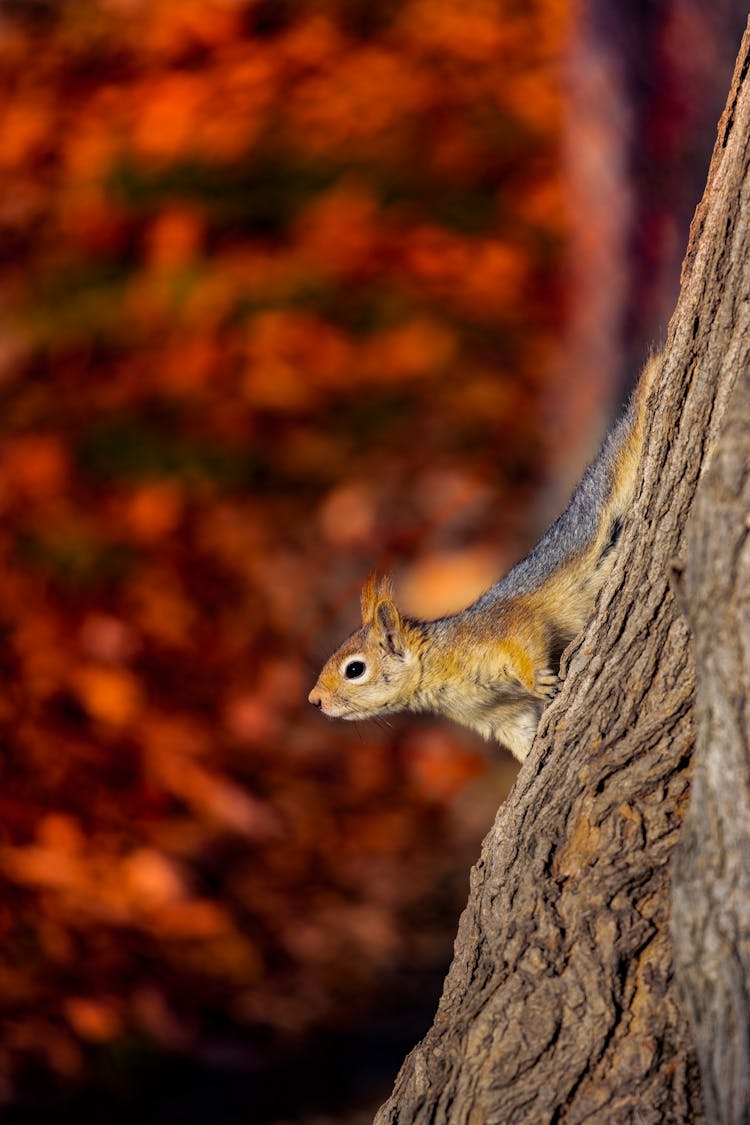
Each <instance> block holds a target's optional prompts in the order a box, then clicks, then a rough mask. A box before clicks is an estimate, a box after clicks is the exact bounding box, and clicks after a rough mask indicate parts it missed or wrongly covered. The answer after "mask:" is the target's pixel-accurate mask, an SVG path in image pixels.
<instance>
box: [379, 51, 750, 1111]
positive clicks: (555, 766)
mask: <svg viewBox="0 0 750 1125" xmlns="http://www.w3.org/2000/svg"><path fill="white" fill-rule="evenodd" d="M749 65H750V31H748V32H746V33H745V38H744V40H743V43H742V47H741V50H740V56H739V60H738V63H737V66H736V69H735V74H734V78H733V82H732V89H731V91H730V96H729V100H728V103H727V107H726V109H725V111H724V114H723V116H722V119H721V121H720V123H719V132H718V140H717V143H716V148H715V151H714V156H713V160H712V163H711V168H710V171H709V177H708V184H707V187H706V191H705V195H704V198H703V201H702V203H701V204H700V207H699V208H698V210H697V212H696V216H695V219H694V221H693V225H692V228H691V236H690V243H689V246H688V252H687V256H686V259H685V263H684V266H683V274H682V286H681V292H680V297H679V301H678V305H677V309H676V311H675V314H674V316H673V318H672V321H671V323H670V327H669V333H668V339H667V345H666V348H665V352H664V361H663V367H662V376H661V380H660V382H659V385H657V387H656V388H655V390H654V392H653V395H652V400H651V428H650V433H649V434H648V435H647V441H646V450H645V454H644V459H643V466H642V474H643V475H642V488H641V491H640V495H639V498H638V500H637V501H636V504H635V505H634V509H633V514H632V519H631V520H630V522H629V526H628V527H627V529H626V530H625V532H624V535H623V540H622V549H621V552H620V555H619V559H618V562H617V564H616V567H615V570H614V572H613V574H612V577H611V580H610V582H609V583H608V585H607V588H606V589H605V590H604V591H603V594H602V597H601V598H600V601H599V604H598V608H597V611H596V612H595V614H594V616H593V618H592V620H591V621H590V623H589V625H588V626H587V628H586V629H585V631H584V632H583V634H582V636H581V637H580V639H579V640H578V641H577V642H576V643H575V645H574V646H573V648H572V649H571V650H569V652H568V654H567V674H566V680H565V683H564V685H563V689H562V691H561V693H560V695H559V696H558V698H557V699H556V700H555V702H554V703H553V704H552V706H550V707H549V709H548V710H547V712H546V713H545V715H544V717H543V720H542V724H541V727H540V730H539V734H538V736H537V739H536V742H535V744H534V748H533V750H532V752H531V755H530V756H529V759H528V760H527V762H526V763H525V764H524V766H523V768H522V770H521V772H520V774H519V778H518V781H517V783H516V786H515V788H514V790H513V792H512V793H511V795H510V797H509V798H508V800H507V801H506V803H505V804H504V805H503V807H502V808H501V809H500V811H499V813H498V816H497V819H496V822H495V825H494V827H493V829H492V831H491V832H490V833H489V835H488V837H487V839H486V840H485V842H484V846H483V849H482V855H481V858H480V860H479V862H478V863H477V865H476V867H475V868H474V870H473V872H472V876H471V893H470V898H469V902H468V905H467V908H466V910H465V912H464V914H463V916H462V918H461V923H460V926H459V932H458V937H457V940H456V954H455V959H454V961H453V964H452V966H451V968H450V971H449V973H448V976H447V978H446V982H445V988H444V992H443V996H442V998H441V1001H440V1005H439V1008H438V1012H437V1015H436V1017H435V1022H434V1025H433V1027H432V1028H431V1029H430V1031H429V1032H428V1033H427V1035H426V1036H425V1038H424V1040H423V1041H422V1042H421V1043H420V1044H419V1045H418V1046H417V1047H416V1048H415V1049H414V1050H413V1051H412V1053H411V1054H410V1055H409V1057H408V1058H407V1060H406V1062H405V1063H404V1065H403V1067H402V1069H401V1072H400V1074H399V1076H398V1078H397V1081H396V1086H395V1090H394V1093H393V1095H392V1096H391V1098H390V1099H389V1101H388V1102H387V1103H386V1104H385V1105H384V1106H383V1107H382V1108H381V1110H380V1112H379V1114H378V1115H377V1117H376V1122H377V1125H385V1123H386V1122H399V1123H406V1122H428V1121H429V1122H440V1123H442V1122H470V1123H472V1125H492V1123H498V1125H499V1123H503V1125H510V1123H515V1122H528V1123H529V1125H541V1123H544V1122H552V1121H554V1122H566V1123H573V1122H584V1121H589V1122H597V1123H602V1122H607V1125H612V1123H619V1122H632V1123H633V1125H636V1123H637V1125H647V1123H650V1122H653V1123H654V1125H657V1123H658V1125H662V1123H665V1122H688V1121H689V1122H696V1121H701V1120H703V1119H704V1110H703V1098H702V1092H701V1080H700V1075H699V1071H698V1059H700V1064H701V1067H702V1070H703V1073H704V1075H705V1085H706V1098H707V1106H708V1111H709V1115H710V1120H712V1121H713V1120H722V1121H740V1120H747V1119H748V1118H747V1116H746V1115H747V1091H748V1082H750V1075H749V1073H748V1034H749V1031H748V1028H749V1026H750V1024H749V1017H748V1012H749V1011H750V1006H749V1004H748V979H749V978H748V968H749V965H748V961H749V960H750V945H749V944H748V934H749V933H750V906H749V905H748V903H749V901H750V898H749V896H748V882H749V880H748V861H747V857H748V856H750V848H749V847H748V844H749V841H748V825H750V817H749V816H748V809H749V808H750V796H749V794H750V788H749V786H748V775H749V773H750V767H749V759H748V741H747V740H748V730H750V622H749V621H748V613H749V610H748V595H747V594H746V593H745V591H746V590H747V589H748V585H747V583H746V584H745V585H744V587H743V578H747V577H749V575H748V571H750V548H748V538H747V536H748V526H750V524H749V523H748V519H747V512H748V503H749V501H750V483H749V482H748V465H749V463H750V457H749V456H748V450H749V448H750V406H749V405H748V404H749V402H750V398H749V396H748V389H747V381H746V379H743V380H742V383H743V386H742V389H741V390H740V389H739V387H738V390H737V393H736V397H735V399H734V400H733V407H732V410H733V411H734V410H736V411H737V413H736V415H734V414H733V415H732V416H730V414H729V412H727V419H728V425H727V427H726V429H725V432H724V433H723V435H722V437H721V441H720V446H719V454H718V455H717V457H716V458H715V461H714V469H713V471H712V472H711V473H710V474H709V475H707V477H706V479H705V482H704V483H703V484H702V487H701V500H700V502H699V503H698V504H697V505H696V514H695V517H694V519H693V520H692V521H691V535H690V543H689V548H688V549H687V551H686V546H685V534H684V532H685V527H686V523H687V522H688V515H689V514H690V512H691V510H692V508H693V501H694V497H695V494H696V487H697V485H698V481H699V478H700V477H701V475H702V473H703V471H704V469H705V466H706V460H707V457H708V454H709V453H710V452H712V451H713V449H714V447H715V446H716V444H717V441H718V440H719V433H720V430H721V423H722V416H723V414H724V406H725V404H726V401H727V397H728V395H729V394H730V392H731V391H732V386H733V383H734V381H735V375H736V374H737V373H738V372H742V373H743V375H744V374H745V372H746V370H747V367H748V358H749V355H750V321H749V317H750V305H749V303H748V300H747V295H748V293H750V285H749V284H748V281H749V277H748V274H749V273H750V228H749V227H748V222H747V216H748V214H750V212H748V210H747V204H748V196H749V195H750V183H748V174H749V173H748V164H750V89H748V87H749V86H750V78H748V76H747V70H748V66H749ZM740 396H741V397H740ZM683 559H684V560H685V566H686V569H687V580H686V583H685V586H686V592H685V595H684V599H685V600H686V601H687V603H688V604H689V607H690V608H689V614H690V623H691V627H692V629H693V630H694V631H695V646H694V645H693V640H692V637H691V633H690V631H689V629H688V625H687V624H686V622H685V620H684V618H683V615H682V606H681V603H682V601H683V595H680V596H679V602H680V604H678V601H677V600H676V599H675V596H674V594H673V587H675V588H676V589H677V590H678V591H679V590H681V589H682V580H681V578H680V575H681V573H682V563H681V562H680V560H683ZM709 615H710V617H709ZM709 629H710V633H709ZM694 652H695V655H696V656H697V659H698V661H699V666H700V680H699V682H700V685H701V687H700V694H699V699H698V706H697V709H696V711H697V720H698V730H699V734H700V745H701V749H700V752H699V753H700V758H699V765H698V781H699V785H698V787H697V792H696V797H697V798H698V799H697V800H696V803H695V807H694V809H693V810H691V814H690V819H689V822H688V823H689V826H690V836H689V840H687V841H686V843H685V847H684V848H683V850H682V852H681V862H680V865H679V868H678V873H679V883H678V886H677V889H676V905H677V907H678V909H677V912H676V917H677V918H678V920H679V933H680V939H681V940H680V942H679V943H678V950H679V965H680V967H681V970H682V982H683V985H682V988H683V994H684V995H686V996H687V998H688V1003H687V1005H684V1004H683V1003H681V1001H680V998H679V996H678V992H677V988H676V985H675V977H674V971H673V952H672V950H673V945H672V939H671V935H670V916H669V915H670V908H669V905H670V859H671V857H672V853H673V851H674V848H675V845H676V844H677V841H678V838H679V835H680V830H681V826H682V822H683V818H684V816H685V809H686V805H687V801H688V793H689V780H690V769H691V758H692V751H693V746H694V741H695V719H694ZM743 656H744V662H743ZM730 660H731V662H732V663H731V668H729V669H727V672H726V673H725V674H723V673H724V668H725V665H726V664H727V663H728V662H729V661H730ZM730 787H731V788H730ZM730 792H731V794H732V801H733V806H732V809H731V810H730V809H729V806H728V799H727V798H728V794H729V793H730ZM737 802H738V803H737ZM743 860H744V863H743ZM709 904H710V912H709V910H708V909H707V908H708V907H709ZM707 919H708V921H707ZM687 1011H689V1012H690V1015H691V1018H692V1020H693V1021H694V1024H695V1026H696V1042H697V1046H698V1053H697V1055H696V1052H695V1050H694V1049H693V1045H692V1043H693V1036H692V1033H691V1027H690V1024H689V1023H688V1018H687V1014H686V1013H687ZM727 1084H729V1092H727ZM725 1095H726V1096H725ZM718 1106H721V1107H722V1112H723V1113H724V1116H719V1109H718V1108H717V1107H718Z"/></svg>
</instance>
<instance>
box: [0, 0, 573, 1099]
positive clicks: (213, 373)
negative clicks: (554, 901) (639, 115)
mask: <svg viewBox="0 0 750 1125" xmlns="http://www.w3.org/2000/svg"><path fill="white" fill-rule="evenodd" d="M39 8H40V11H41V9H42V8H43V9H44V11H45V12H46V13H47V14H46V15H44V17H42V16H40V17H39V18H38V19H36V18H31V16H29V18H25V17H24V14H23V11H22V9H23V5H16V6H15V8H14V11H15V14H9V15H7V16H6V15H4V16H3V17H2V22H1V23H0V74H1V75H2V77H0V87H1V88H2V96H1V97H0V105H2V109H0V169H1V170H2V179H3V191H2V199H0V237H2V239H3V240H4V244H5V246H6V247H7V249H6V250H4V251H3V253H4V259H3V260H4V263H5V269H4V274H3V279H2V301H0V329H1V330H2V331H0V380H1V382H0V393H2V396H3V412H2V413H3V423H2V442H1V444H0V628H2V632H3V647H2V652H1V654H0V661H2V665H3V672H4V682H5V684H6V685H7V686H6V690H5V691H4V693H3V697H2V699H0V725H1V726H2V731H3V739H4V747H5V748H4V754H3V760H2V766H1V767H0V768H1V769H2V773H3V777H2V785H1V786H0V813H1V816H0V820H1V822H2V829H1V830H0V878H2V879H3V881H4V882H5V884H6V886H7V888H8V889H7V895H6V896H5V901H4V903H3V905H2V907H0V935H1V936H2V941H0V1006H2V1007H3V1008H4V1012H3V1014H4V1017H5V1018H4V1020H3V1021H2V1028H0V1072H2V1076H3V1082H4V1083H6V1082H7V1083H10V1087H8V1088H12V1089H22V1088H23V1082H24V1077H25V1075H27V1074H40V1073H41V1074H42V1075H44V1074H51V1073H56V1074H59V1075H64V1076H66V1078H77V1079H79V1080H83V1079H84V1078H85V1077H86V1075H87V1074H88V1073H89V1071H88V1070H87V1068H90V1067H94V1068H95V1067H96V1066H97V1065H98V1063H97V1060H99V1062H101V1060H102V1059H103V1058H104V1056H103V1055H102V1054H101V1053H99V1054H97V1051H99V1052H101V1051H103V1050H105V1049H109V1048H110V1047H111V1049H112V1050H113V1051H115V1050H116V1049H117V1047H118V1044H122V1043H128V1042H132V1041H133V1040H134V1039H136V1040H140V1041H143V1042H144V1043H145V1044H147V1045H150V1049H153V1050H159V1049H164V1050H167V1051H177V1052H180V1053H184V1054H187V1055H190V1054H193V1053H194V1054H196V1055H197V1054H199V1053H200V1049H201V1044H202V1043H203V1042H204V1040H205V1039H207V1038H210V1036H211V1035H212V1034H214V1029H215V1028H216V1027H217V1026H221V1028H222V1035H223V1036H224V1038H225V1039H227V1038H228V1037H232V1036H233V1037H234V1038H235V1040H236V1041H237V1042H241V1043H246V1042H248V1041H253V1042H256V1041H257V1042H258V1043H261V1044H262V1043H264V1042H265V1041H266V1038H264V1037H268V1036H269V1035H272V1036H277V1037H279V1036H281V1037H283V1036H297V1037H299V1036H302V1035H304V1034H311V1033H313V1032H315V1030H316V1029H317V1028H319V1027H323V1026H326V1025H327V1024H331V1023H336V1022H338V1023H339V1024H341V1023H343V1022H345V1021H346V1020H351V1019H354V1018H356V1016H357V1013H358V1012H360V1011H364V1010H365V1009H366V1007H367V1006H368V1005H372V1004H373V1003H375V1000H376V997H377V994H378V992H379V991H380V984H379V983H378V982H379V980H380V979H385V976H386V975H387V973H388V971H389V970H390V968H392V967H394V966H395V967H397V968H398V969H399V971H400V970H401V969H408V968H409V967H413V968H414V969H415V971H416V970H417V969H418V968H419V965H420V964H421V962H420V957H421V956H422V954H421V953H419V949H420V948H421V947H420V946H419V943H415V942H414V941H413V940H412V931H413V930H414V927H415V925H421V924H422V923H421V922H415V919H419V918H420V917H421V914H420V912H421V911H423V910H425V909H426V907H425V904H427V903H429V902H431V901H433V899H434V896H435V895H436V894H438V893H439V895H440V896H442V895H443V894H444V888H445V887H452V886H453V883H452V880H453V879H454V873H455V871H456V867H457V863H456V854H458V852H460V853H461V855H462V856H464V858H465V859H466V861H467V862H468V858H469V857H470V855H471V854H472V850H473V848H474V846H475V841H476V837H477V834H478V833H479V832H480V831H481V823H480V820H479V819H478V820H477V822H476V823H474V821H472V820H471V815H472V814H470V813H469V812H468V811H467V810H469V809H470V808H474V807H476V808H478V809H483V808H484V807H485V806H484V805H483V803H482V801H483V800H484V798H482V797H481V795H480V788H479V786H480V785H482V786H484V787H485V788H486V790H487V793H488V796H487V798H486V801H487V809H489V807H491V806H492V805H494V804H495V803H496V801H497V793H498V791H499V789H498V786H499V784H500V783H499V782H497V780H495V781H493V780H492V776H490V777H489V778H488V777H487V776H486V775H485V774H484V771H485V764H484V759H483V758H482V756H481V752H480V750H479V749H478V748H476V747H467V746H466V745H465V744H463V745H462V743H461V740H460V739H461V736H460V735H458V734H457V733H456V732H455V731H443V732H438V731H436V730H435V729H434V728H433V727H431V726H429V725H425V726H424V727H418V728H417V731H416V733H415V731H414V729H413V728H410V727H408V726H404V727H401V726H397V727H394V729H393V730H392V731H389V732H384V731H383V730H380V729H379V728H375V729H372V730H370V729H362V730H361V731H357V730H355V729H353V728H351V727H348V726H341V727H333V726H327V725H325V724H323V723H322V722H321V720H320V717H319V716H318V715H315V714H313V713H312V712H310V713H308V711H309V710H310V709H309V708H307V706H306V703H305V698H306V694H307V690H308V685H309V683H310V681H311V676H312V673H313V670H314V668H315V666H316V664H317V662H318V660H319V658H320V656H321V655H322V654H324V653H325V652H326V651H327V650H328V649H329V647H330V645H331V643H332V642H333V641H334V640H335V639H336V638H337V637H338V635H339V634H340V633H342V632H345V631H346V629H347V628H348V627H349V625H350V623H351V621H352V619H353V617H354V616H355V613H356V596H357V588H358V585H359V582H360V580H361V578H362V576H363V575H364V574H365V573H366V572H367V571H368V570H369V569H370V568H371V567H372V565H373V564H376V563H379V562H383V561H387V560H389V559H400V560H402V563H403V564H404V565H406V566H408V565H411V566H413V568H414V572H415V573H420V568H422V569H421V572H422V573H425V566H426V563H427V562H429V560H431V559H435V558H436V557H437V558H444V557H450V558H451V559H453V560H454V561H455V562H456V565H455V568H454V570H453V571H452V573H453V574H454V576H455V581H454V582H453V584H452V586H453V592H454V594H455V595H456V597H465V598H468V597H470V596H471V595H472V593H474V592H476V591H474V590H472V589H471V587H472V582H473V581H476V580H477V579H476V575H477V574H478V573H480V572H481V573H484V570H483V569H482V567H485V566H486V565H487V559H488V558H489V557H491V558H492V559H497V561H498V562H499V558H498V557H497V556H498V554H499V548H498V547H497V544H499V543H500V542H501V541H502V539H503V536H505V537H508V536H512V535H513V534H514V533H516V532H518V530H519V528H520V527H521V526H522V523H523V512H522V511H521V507H522V502H523V500H524V496H525V494H524V493H523V489H521V490H519V488H518V487H516V486H514V487H511V486H510V484H507V483H506V484H503V481H504V480H506V481H509V480H511V479H513V480H515V481H516V482H518V481H527V480H529V479H530V478H531V480H532V483H534V482H536V481H537V480H538V479H539V476H540V474H541V472H542V469H543V454H542V453H540V448H539V442H538V433H537V430H536V429H535V424H536V423H535V418H536V416H537V413H538V403H539V401H540V399H541V396H542V395H543V392H544V379H545V378H546V377H547V376H545V374H544V371H545V366H544V363H545V358H546V357H547V356H548V354H549V351H550V349H551V347H552V341H553V339H554V335H555V332H556V331H557V330H558V329H559V326H560V324H561V322H562V318H563V302H562V294H561V286H562V282H561V273H560V270H561V262H562V248H563V246H564V239H565V235H566V231H565V215H564V208H563V207H562V205H561V203H560V200H561V198H562V197H563V189H562V186H561V172H560V167H559V159H558V151H559V131H560V116H561V110H560V106H561V100H562V93H561V87H560V74H559V56H560V53H561V50H562V44H563V41H564V36H565V34H566V20H567V18H568V13H569V9H568V6H567V5H566V4H563V3H561V2H560V0H542V2H541V3H539V4H537V5H535V6H534V7H533V8H530V9H529V10H528V11H526V12H521V10H520V9H517V6H515V5H512V4H504V3H498V4H496V3H488V2H487V0H466V2H463V3H460V4H459V3H456V2H454V0H440V2H438V3H435V2H432V0H431V2H430V3H425V2H423V0H404V2H403V3H401V4H398V5H393V4H388V3H382V4H377V3H376V4H374V5H370V6H368V5H359V4H347V3H344V2H343V0H329V2H326V3H315V2H313V0H301V2H300V3H299V4H284V3H282V4H279V5H273V4H268V3H265V2H263V0H238V2H235V3H232V4H228V3H225V2H222V0H209V2H206V0H200V2H198V0H195V2H193V0H179V2H177V0H148V2H144V0H130V2H128V3H119V2H118V3H114V2H110V0H78V2H77V3H75V4H69V5H68V4H64V5H50V6H49V8H47V6H46V5H43V4H42V5H40V6H39ZM456 482H458V483H457V484H456ZM454 486H455V487H454ZM467 538H468V539H470V540H473V541H474V543H475V544H476V543H480V546H478V547H477V546H474V547H472V548H471V549H470V550H468V552H467V555H466V559H465V560H464V562H465V565H464V566H463V567H461V565H460V557H461V552H462V551H463V550H466V547H465V544H466V541H467ZM490 544H492V545H493V546H490ZM479 557H481V559H482V567H478V566H477V565H476V559H477V558H479ZM462 576H463V577H462ZM435 581H437V579H436V580H435ZM404 586H405V588H406V589H408V582H405V583H404ZM433 594H434V591H433ZM480 777H482V778H483V780H482V781H481V782H478V779H479V778H480ZM502 784H505V779H503V782H502ZM493 785H495V789H494V790H493V788H492V787H493ZM472 786H477V787H478V788H477V789H476V791H474V790H472ZM467 793H475V796H472V798H471V800H468V799H467V800H466V802H465V804H464V806H462V808H463V810H464V811H463V812H462V813H461V814H460V815H461V817H463V820H462V821H461V822H460V823H459V819H460V818H459V815H458V814H454V813H453V812H452V809H453V808H454V804H455V802H456V801H457V800H458V799H459V798H460V797H461V796H462V794H463V795H465V794H467ZM480 815H483V814H480V813H477V814H476V816H477V817H478V818H479V817H480ZM487 815H489V814H488V813H487ZM468 822H471V823H472V825H473V828H472V831H473V832H474V836H473V837H471V834H470V833H469V831H468V828H467V827H466V825H467V823H468ZM436 837H440V838H441V839H442V840H444V842H445V844H446V848H445V852H446V854H445V855H444V856H441V855H436V854H435V850H434V846H433V845H434V840H435V838H436ZM472 840H473V841H474V843H472V842H471V841H472ZM463 866H466V864H463ZM456 886H457V887H458V889H457V890H456V892H455V893H456V900H455V902H454V903H453V905H452V906H451V908H450V910H448V911H447V913H446V917H445V919H444V921H443V922H442V923H441V925H442V926H443V930H441V931H440V934H439V935H438V937H436V938H435V943H436V944H439V942H442V943H443V946H444V947H445V949H446V950H447V949H448V948H449V935H450V934H451V933H452V928H453V914H452V913H451V910H454V909H457V906H458V903H459V901H460V898H461V896H462V894H463V883H462V882H461V883H460V885H459V884H458V883H456ZM436 888H440V890H439V891H436ZM440 901H441V902H442V901H443V898H442V897H441V898H440ZM428 913H429V912H428ZM427 944H429V943H427ZM441 948H442V946H441ZM5 1088H6V1085H5V1084H4V1085H3V1089H5Z"/></svg>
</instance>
